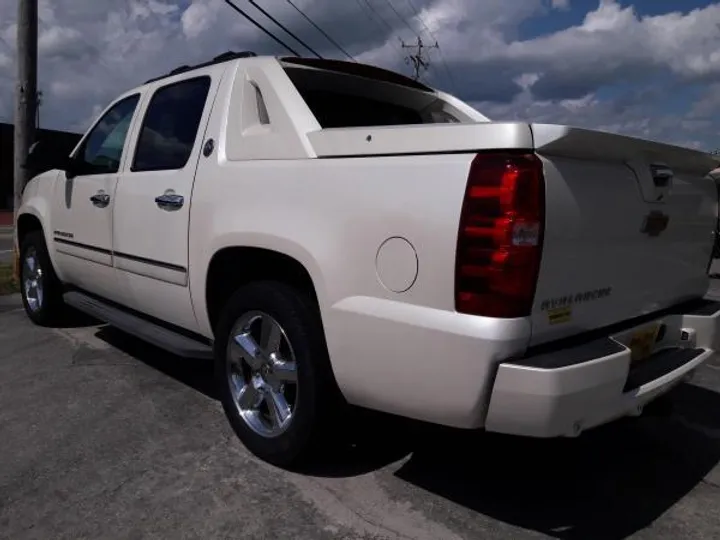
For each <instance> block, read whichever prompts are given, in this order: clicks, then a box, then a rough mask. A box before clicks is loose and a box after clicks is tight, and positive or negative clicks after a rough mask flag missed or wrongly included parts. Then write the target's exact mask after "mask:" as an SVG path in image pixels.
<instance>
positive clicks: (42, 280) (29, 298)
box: [20, 231, 64, 326]
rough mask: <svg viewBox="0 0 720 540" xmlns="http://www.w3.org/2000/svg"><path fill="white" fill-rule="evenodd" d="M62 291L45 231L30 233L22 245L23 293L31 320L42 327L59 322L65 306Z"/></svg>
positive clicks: (24, 303) (21, 287)
mask: <svg viewBox="0 0 720 540" xmlns="http://www.w3.org/2000/svg"><path fill="white" fill-rule="evenodd" d="M62 293H63V291H62V284H61V283H60V280H59V279H58V277H57V275H56V274H55V270H54V269H53V266H52V262H51V261H50V255H49V254H48V250H47V245H46V244H45V237H44V236H43V233H42V231H33V232H30V233H28V234H27V235H26V236H25V237H24V238H23V239H22V244H21V245H20V295H21V297H22V302H23V306H24V307H25V312H26V313H27V315H28V317H29V318H30V320H31V321H33V322H34V323H35V324H39V325H42V326H49V325H52V324H53V323H55V322H57V321H58V320H59V318H60V317H61V315H62V313H63V309H64V303H63V299H62Z"/></svg>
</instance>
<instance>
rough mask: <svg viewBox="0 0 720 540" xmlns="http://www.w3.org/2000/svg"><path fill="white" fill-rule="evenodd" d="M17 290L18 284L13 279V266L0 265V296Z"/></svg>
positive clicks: (18, 288)
mask: <svg viewBox="0 0 720 540" xmlns="http://www.w3.org/2000/svg"><path fill="white" fill-rule="evenodd" d="M19 290H20V287H19V284H18V282H17V281H15V278H14V277H13V265H12V264H0V294H12V293H16V292H18V291H19Z"/></svg>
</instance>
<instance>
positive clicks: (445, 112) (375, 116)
mask: <svg viewBox="0 0 720 540" xmlns="http://www.w3.org/2000/svg"><path fill="white" fill-rule="evenodd" d="M285 72H286V73H287V74H288V76H289V77H290V80H291V81H292V82H293V84H294V85H295V87H296V88H297V90H298V92H299V93H300V95H301V96H302V98H303V99H304V100H305V103H307V105H308V107H309V108H310V110H311V111H312V113H313V115H314V116H315V118H316V119H317V121H318V123H319V124H320V126H322V127H323V128H350V127H369V126H398V125H416V124H438V123H454V122H460V121H461V119H460V118H459V117H458V115H456V114H455V113H454V112H453V111H451V110H449V109H450V107H449V106H448V104H447V103H446V102H445V101H443V100H441V99H440V98H439V97H438V96H437V95H436V94H435V93H434V92H433V91H431V90H430V89H427V90H425V89H422V88H417V87H413V86H410V85H404V84H398V83H397V82H396V81H387V80H381V79H374V78H369V77H361V76H357V75H353V74H347V73H341V72H334V71H330V70H322V69H313V68H306V67H286V68H285Z"/></svg>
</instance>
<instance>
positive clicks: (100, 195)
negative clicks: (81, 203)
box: [90, 190, 110, 208]
mask: <svg viewBox="0 0 720 540" xmlns="http://www.w3.org/2000/svg"><path fill="white" fill-rule="evenodd" d="M90 202H92V203H93V206H97V207H98V208H105V207H106V206H107V205H108V204H110V195H108V194H107V193H105V192H104V191H102V190H101V191H98V192H97V193H96V194H95V195H93V196H92V197H90Z"/></svg>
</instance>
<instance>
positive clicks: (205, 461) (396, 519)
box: [0, 297, 720, 540]
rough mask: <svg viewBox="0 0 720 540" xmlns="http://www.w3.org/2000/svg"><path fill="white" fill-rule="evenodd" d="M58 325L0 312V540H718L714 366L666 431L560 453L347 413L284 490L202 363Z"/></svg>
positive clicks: (619, 435)
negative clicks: (238, 430)
mask: <svg viewBox="0 0 720 540" xmlns="http://www.w3.org/2000/svg"><path fill="white" fill-rule="evenodd" d="M66 326H67V327H66V328H62V329H56V330H48V329H42V328H38V327H34V326H32V325H31V324H29V323H28V322H27V320H26V319H25V316H24V314H23V312H22V311H20V310H19V303H18V300H17V298H14V299H11V300H8V298H7V297H6V298H5V299H2V298H0V441H1V443H0V537H1V538H8V539H12V540H20V539H25V538H43V539H46V538H53V539H60V538H67V539H73V540H77V539H80V538H92V539H96V538H173V539H174V538H203V539H210V538H258V539H259V538H272V539H281V538H288V539H290V538H292V539H305V538H307V539H318V540H319V539H325V538H328V539H329V538H346V539H381V538H382V539H384V538H390V539H402V540H407V539H422V540H437V539H442V540H455V539H460V538H462V539H470V538H472V539H475V538H478V539H512V540H523V539H531V538H547V537H550V538H559V539H573V540H574V539H578V540H579V539H583V540H586V539H594V538H598V539H599V538H602V539H616V538H617V539H619V538H626V537H630V538H637V539H650V538H652V539H657V538H678V539H680V538H682V539H683V540H690V539H701V538H703V539H709V538H718V536H720V466H718V462H719V461H720V359H717V358H716V359H714V360H713V361H712V363H711V364H710V365H708V366H707V367H706V368H704V369H703V370H702V371H701V372H700V373H699V374H698V376H697V378H696V379H695V381H694V383H693V384H692V385H684V386H682V387H680V388H678V390H677V391H676V392H675V395H674V396H673V397H674V399H673V402H674V404H675V408H674V411H673V412H672V413H671V414H670V416H666V417H649V418H644V419H641V420H639V421H628V422H621V423H617V424H614V425H612V426H609V427H605V428H602V429H599V430H595V431H593V432H588V433H586V434H584V435H583V436H582V437H580V438H579V439H575V440H561V441H531V440H522V439H513V438H506V437H499V436H490V435H482V434H475V433H460V432H456V431H452V430H444V429H440V428H434V427H430V426H423V425H416V424H413V423H410V422H403V421H398V420H394V419H390V418H387V417H383V416H380V415H372V414H363V413H357V415H356V416H354V417H353V418H352V419H351V420H349V421H351V422H354V423H356V427H357V431H358V432H359V435H357V436H356V437H355V438H354V439H352V438H349V439H348V440H347V441H346V442H345V443H344V444H343V445H342V446H341V447H340V448H339V449H337V450H336V451H334V452H333V454H332V457H327V458H325V459H324V460H323V462H324V463H323V465H322V466H318V467H316V468H314V469H313V470H309V471H304V472H303V473H302V474H301V473H289V472H285V471H281V470H278V469H276V468H274V467H271V466H268V465H265V464H263V463H261V462H259V461H258V460H256V459H254V458H253V457H252V456H250V455H249V454H248V453H247V452H246V451H245V450H244V448H243V447H242V445H241V444H240V443H239V442H238V441H237V440H236V438H235V437H234V435H233V434H232V432H231V430H230V428H229V427H228V425H227V424H226V422H225V418H224V417H223V415H222V411H221V408H220V406H219V404H218V402H217V401H216V400H215V397H214V393H213V390H212V386H211V384H210V370H209V367H208V366H207V365H206V364H203V363H200V362H191V361H184V360H180V359H178V358H175V357H172V356H171V355H168V354H165V353H163V352H161V351H159V350H157V349H154V348H152V347H148V346H146V345H144V344H142V343H140V342H138V341H136V340H135V339H132V338H130V337H128V336H126V335H124V334H122V333H121V332H119V331H116V330H113V329H108V328H103V327H98V326H94V325H93V323H92V321H86V320H85V321H84V320H81V319H80V318H78V319H77V320H73V321H68V323H67V325H66ZM439 391H442V389H439ZM371 433H372V436H371Z"/></svg>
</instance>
